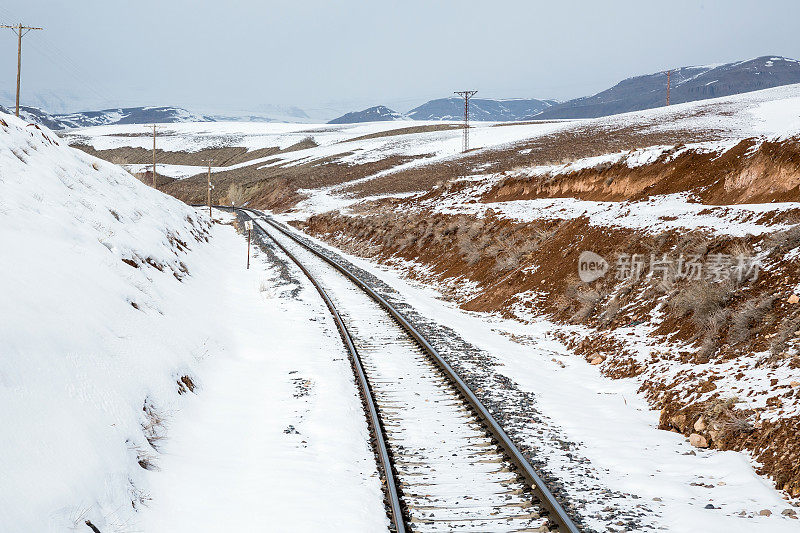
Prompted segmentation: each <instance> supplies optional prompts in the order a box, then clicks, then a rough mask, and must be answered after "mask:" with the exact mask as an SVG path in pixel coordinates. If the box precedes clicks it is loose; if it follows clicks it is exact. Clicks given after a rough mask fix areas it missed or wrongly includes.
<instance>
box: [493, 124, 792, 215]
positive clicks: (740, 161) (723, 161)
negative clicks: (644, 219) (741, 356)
mask: <svg viewBox="0 0 800 533" xmlns="http://www.w3.org/2000/svg"><path fill="white" fill-rule="evenodd" d="M798 141H800V140H798V139H790V140H785V141H781V142H763V143H757V141H756V140H755V139H746V140H743V141H741V142H740V143H739V144H738V145H736V146H735V147H733V148H732V149H730V150H727V151H725V152H723V153H722V154H720V153H717V152H710V153H702V152H697V151H693V150H689V151H684V152H683V153H680V152H679V151H680V149H681V146H676V147H675V148H674V149H672V150H671V151H669V152H666V153H664V154H663V155H661V156H660V157H659V158H658V159H657V160H656V161H654V162H652V163H649V164H646V165H642V166H638V167H634V168H630V167H629V166H628V164H627V163H626V162H624V161H623V162H618V163H614V164H611V163H605V164H601V165H599V166H596V167H592V168H588V169H583V170H579V171H574V172H567V173H562V174H557V175H540V176H531V177H509V178H506V179H505V180H503V181H502V182H500V183H499V184H498V185H497V186H496V187H494V188H493V189H492V190H491V191H489V192H488V193H487V194H486V195H485V196H484V198H483V200H484V201H486V202H495V201H506V200H527V199H533V198H559V197H573V198H579V199H582V200H597V201H624V200H633V201H635V200H642V199H646V198H647V197H649V196H653V195H662V194H673V193H680V192H692V193H694V195H695V197H696V198H698V199H699V200H700V201H701V202H703V203H705V204H716V205H722V204H742V203H768V202H785V201H798V200H800V142H798ZM676 152H678V154H677V155H675V154H676Z"/></svg>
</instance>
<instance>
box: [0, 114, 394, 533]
mask: <svg viewBox="0 0 800 533" xmlns="http://www.w3.org/2000/svg"><path fill="white" fill-rule="evenodd" d="M220 216H221V214H219V213H218V214H217V215H216V217H217V218H219V217H220ZM227 222H228V223H226V224H214V225H213V226H212V225H211V224H209V219H208V217H207V215H206V214H205V212H198V211H196V210H195V209H193V208H190V207H188V206H186V205H185V204H183V203H181V202H179V201H178V200H176V199H174V198H172V197H169V196H166V195H164V194H162V193H160V192H158V191H155V190H153V189H151V188H149V187H146V186H144V185H143V184H142V183H140V182H139V181H138V180H136V179H135V178H134V177H133V176H131V175H130V174H128V173H127V172H125V171H124V170H122V169H121V168H119V167H117V166H116V165H113V164H111V163H107V162H105V161H102V160H100V159H97V158H94V157H92V156H89V155H86V154H84V153H82V152H80V151H78V150H75V149H73V148H70V147H68V146H67V145H66V144H65V143H63V142H62V141H61V140H59V138H58V137H56V136H55V135H54V134H53V133H52V132H50V131H49V130H46V129H42V128H39V127H38V126H36V125H32V124H27V123H26V122H25V121H23V120H20V119H17V118H15V117H13V116H10V115H7V114H0V243H2V246H3V249H4V251H5V253H3V254H2V256H0V271H2V273H3V275H2V277H0V291H2V294H3V299H2V301H1V303H0V345H2V347H3V354H2V357H0V402H2V405H3V411H2V414H0V426H2V428H3V432H2V436H1V437H0V479H2V483H0V501H2V502H3V503H2V505H0V530H2V531H3V532H20V533H22V532H25V533H27V532H32V531H36V532H45V531H53V532H67V531H76V530H77V531H84V530H85V531H89V530H90V529H89V527H88V524H89V523H91V524H92V525H93V526H95V527H97V528H98V529H99V530H100V531H102V532H103V533H109V532H127V531H140V530H142V524H143V523H149V524H151V526H149V527H146V528H145V529H146V530H147V531H165V530H169V531H180V530H186V531H198V530H201V529H203V528H206V527H208V528H211V529H209V530H217V531H219V530H223V529H224V528H225V527H226V526H227V525H229V524H231V523H232V522H231V517H230V516H229V515H228V514H227V513H228V512H231V513H232V514H235V515H236V516H238V517H239V518H240V519H241V520H242V521H243V522H242V523H243V524H248V523H253V522H254V521H263V520H265V519H266V516H269V517H270V519H271V520H272V522H273V523H276V524H284V526H285V527H287V528H288V527H290V526H289V525H288V524H292V526H291V527H292V528H294V529H295V530H304V531H318V530H319V524H318V523H317V522H316V521H317V520H318V518H319V517H326V518H331V517H333V518H331V519H335V520H337V523H341V524H344V526H343V527H345V528H346V529H349V530H362V531H368V530H375V529H376V528H381V527H382V526H383V523H384V522H385V513H384V511H383V508H382V505H381V497H382V496H381V492H380V487H379V481H378V479H377V476H376V474H375V464H374V460H373V457H372V452H371V450H370V448H369V444H368V436H367V435H368V433H367V428H366V423H365V421H364V419H363V416H360V404H359V400H358V396H357V394H356V391H355V388H354V385H353V382H352V379H353V378H352V373H351V372H350V369H349V366H348V364H347V362H346V359H345V357H344V356H343V349H342V348H341V346H340V345H339V344H337V343H336V342H333V344H332V343H331V342H330V340H329V335H328V333H327V332H328V331H330V330H331V329H333V325H332V323H331V322H330V319H329V317H327V315H326V314H325V313H326V311H325V308H324V304H323V303H322V302H321V301H317V300H316V299H313V298H315V297H316V293H315V292H314V291H313V288H311V289H306V288H305V287H304V286H302V284H300V285H298V283H297V282H293V281H291V280H289V281H287V280H282V279H280V278H279V277H277V276H276V267H274V266H271V265H269V264H267V263H266V262H265V261H263V259H262V258H261V257H260V256H259V255H258V254H257V252H255V251H254V254H255V255H254V258H253V264H252V265H251V269H250V270H247V271H245V270H244V265H243V259H244V251H245V248H244V247H245V244H244V239H242V238H241V237H240V236H237V235H236V233H235V232H234V230H233V228H232V226H231V225H230V222H231V220H228V221H227ZM298 292H299V296H298V295H297V293H298ZM309 295H310V296H311V297H312V299H311V301H310V302H309V301H307V300H308V298H309ZM265 304H266V305H265ZM309 312H313V313H315V314H317V315H318V316H319V318H318V319H317V320H318V321H317V322H315V323H314V324H315V325H313V326H311V327H309V328H307V329H306V330H305V331H304V335H302V336H294V337H291V338H287V339H284V340H281V341H277V340H276V338H275V331H277V330H282V331H286V330H287V329H288V328H290V327H291V325H292V324H293V323H294V324H296V323H297V321H298V320H301V317H302V319H303V320H306V317H307V316H308V313H309ZM317 324H318V325H317ZM270 325H272V326H270ZM274 328H278V329H277V330H276V329H274ZM300 337H302V338H300ZM334 339H335V337H334ZM209 367H210V368H213V371H207V372H203V369H207V368H209ZM300 378H302V381H303V384H304V385H303V386H304V388H305V391H306V392H305V393H304V394H303V395H298V394H297V381H294V380H297V379H300ZM247 380H250V381H252V383H250V386H247V387H243V386H242V384H243V383H246V382H247ZM317 383H324V384H325V386H324V387H319V388H318V387H317V386H316V385H317ZM265 391H267V392H265ZM243 406H252V407H251V408H245V407H243ZM273 411H274V413H273ZM234 412H235V413H238V414H239V416H231V413H234ZM265 413H271V414H269V415H268V416H265ZM354 413H357V414H356V415H355V416H354ZM331 421H334V422H333V424H334V427H327V424H330V423H332V422H331ZM256 424H257V427H258V432H255V431H254V430H253V428H254V425H256ZM287 425H288V426H291V427H295V428H297V431H302V433H303V443H304V444H303V445H300V444H299V439H297V438H295V434H294V433H293V434H290V432H287V431H285V428H286V427H287ZM198 432H199V434H200V436H199V437H198V436H197V434H198ZM329 443H336V449H335V450H329V449H325V448H326V447H327V446H329ZM321 447H322V448H323V449H324V451H320V448H321ZM229 454H231V455H232V456H235V457H237V458H241V459H242V460H241V461H238V462H236V461H231V462H228V463H225V464H220V462H219V461H218V460H217V459H218V458H220V457H225V456H227V455H229ZM178 458H179V460H178ZM217 464H220V466H219V467H218V468H216V469H215V468H214V465H217ZM256 471H257V472H258V475H257V476H256V475H255V474H254V472H256ZM318 474H321V475H322V476H323V477H324V478H325V479H326V480H327V481H326V483H330V484H331V485H332V486H335V487H336V490H337V491H338V493H336V494H334V495H332V493H333V492H334V491H333V490H323V491H320V494H319V495H313V494H311V495H309V494H308V491H307V487H308V486H309V483H310V478H312V477H313V476H316V475H318ZM215 476H216V477H215ZM198 477H199V478H200V479H199V480H198ZM265 479H271V480H273V481H274V482H273V483H272V484H265V483H264V482H263V481H264V480H265ZM219 483H224V485H225V487H226V493H227V494H228V495H229V496H230V498H231V500H232V501H231V502H229V503H228V504H226V505H224V506H217V507H214V506H211V507H210V506H208V502H210V501H211V500H212V499H213V498H216V497H217V496H218V491H219V488H218V484H219ZM301 494H302V496H301ZM182 496H183V497H185V498H187V499H186V500H181V499H180V498H181V497H182ZM176 498H177V500H176ZM253 499H254V500H258V501H259V502H260V503H259V505H253V504H252V502H251V503H248V502H250V501H251V500H253ZM265 502H267V503H265ZM352 502H359V503H358V509H353V508H352ZM299 504H303V505H305V504H309V505H313V506H314V507H315V508H317V509H319V510H320V512H319V513H317V514H314V515H313V516H312V515H309V516H306V517H303V516H298V512H297V509H296V506H297V505H299ZM192 506H195V508H194V509H193V510H192ZM178 509H180V512H178ZM187 510H189V511H191V512H190V513H189V514H190V516H184V515H183V514H182V513H183V512H186V511H187ZM176 517H180V520H178V521H177V522H176V523H174V524H170V525H169V526H167V525H166V524H167V523H169V522H170V521H172V520H174V519H175V518H176ZM193 520H196V521H193ZM165 527H166V528H167V529H164V528H165Z"/></svg>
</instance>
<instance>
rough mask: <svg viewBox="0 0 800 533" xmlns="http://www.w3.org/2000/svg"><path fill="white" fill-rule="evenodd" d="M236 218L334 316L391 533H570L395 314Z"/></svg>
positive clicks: (335, 267)
mask: <svg viewBox="0 0 800 533" xmlns="http://www.w3.org/2000/svg"><path fill="white" fill-rule="evenodd" d="M237 211H238V212H239V213H241V214H243V215H245V216H247V217H250V218H252V219H253V220H254V221H255V224H254V228H255V229H256V231H259V232H262V233H263V234H264V235H265V236H266V237H267V238H269V239H270V240H272V241H273V242H274V243H275V244H276V245H277V246H278V248H280V249H281V250H282V251H283V253H285V254H286V255H287V256H288V257H289V259H291V260H292V261H293V262H294V263H295V264H297V266H298V267H299V268H300V269H301V270H302V271H303V272H304V274H305V275H306V276H307V277H308V279H309V280H310V281H311V283H312V284H313V285H314V286H315V288H316V289H317V291H318V292H319V293H320V296H321V297H322V298H323V300H324V301H325V303H326V305H327V306H328V309H329V310H330V312H331V314H332V316H333V318H334V321H335V323H336V325H337V328H338V330H339V333H340V334H341V336H342V340H343V341H344V344H345V346H346V348H347V350H348V352H349V357H350V362H351V365H352V366H353V369H354V372H355V375H356V381H357V382H358V385H359V389H360V393H361V396H362V400H363V402H364V406H365V411H366V413H367V419H368V422H369V426H370V430H371V432H372V435H373V445H374V449H375V453H376V456H377V458H378V463H379V467H380V470H381V475H382V478H383V479H382V481H383V487H384V492H385V499H386V507H387V513H388V515H389V519H390V522H391V529H392V530H393V531H396V532H398V533H400V532H405V531H419V532H443V531H465V532H467V531H472V532H486V533H488V532H495V531H497V532H500V531H502V532H507V531H559V532H577V531H578V529H577V528H576V527H575V525H574V524H573V523H572V521H571V520H570V518H569V516H568V515H567V513H566V512H565V511H564V509H563V508H562V507H561V505H560V504H559V503H558V501H557V500H556V499H555V498H554V497H553V495H552V494H551V493H550V491H549V490H548V489H547V487H546V486H545V484H544V482H543V481H542V480H541V479H540V478H539V476H538V475H537V474H536V472H535V471H534V470H533V468H532V467H531V466H530V464H529V463H528V462H527V461H526V460H525V458H524V457H523V456H522V454H521V453H520V451H519V450H518V449H517V447H516V446H515V445H514V443H513V442H512V441H511V440H510V439H509V437H508V436H507V435H506V433H505V432H504V431H503V429H502V428H501V427H500V425H499V424H498V423H497V422H496V420H495V419H494V418H493V417H492V415H491V414H490V413H489V412H488V411H487V409H486V408H485V407H484V406H483V405H482V404H481V402H480V400H478V398H477V397H476V396H475V395H474V394H473V392H472V391H471V390H470V388H469V387H468V386H467V385H466V383H464V381H463V380H461V378H460V377H459V376H458V375H457V374H456V373H455V371H454V370H453V369H452V368H451V367H450V365H448V364H447V362H446V361H444V359H442V357H441V356H440V355H439V354H438V353H437V352H436V350H435V349H434V348H433V347H432V346H431V345H430V343H428V341H427V340H425V338H424V337H423V336H422V335H421V334H420V333H419V332H418V331H417V330H416V329H415V328H414V327H413V326H412V325H411V324H410V323H409V322H408V321H407V320H406V319H405V318H404V317H403V316H402V315H401V314H400V313H399V312H398V311H397V310H396V309H394V308H393V307H392V306H391V305H390V304H389V303H388V302H387V301H386V300H384V299H383V298H382V297H381V296H380V295H379V294H377V293H376V292H375V291H373V290H372V289H371V288H370V287H369V286H367V285H366V284H365V283H363V282H362V281H361V280H360V279H359V278H358V277H357V276H355V275H354V274H352V273H351V272H349V271H348V270H347V269H346V268H344V267H343V266H342V265H340V264H339V263H337V262H336V261H334V260H332V259H330V258H329V257H327V256H326V255H323V254H321V253H319V252H318V251H317V250H315V249H314V248H312V247H310V246H308V244H307V243H306V242H305V241H304V240H303V239H300V238H298V237H297V236H296V234H295V233H294V232H292V231H291V230H288V229H287V228H286V227H284V226H283V225H282V224H279V223H277V222H276V221H274V220H272V219H271V218H269V217H267V216H265V215H264V214H263V213H262V212H259V211H256V210H251V209H239V210H237Z"/></svg>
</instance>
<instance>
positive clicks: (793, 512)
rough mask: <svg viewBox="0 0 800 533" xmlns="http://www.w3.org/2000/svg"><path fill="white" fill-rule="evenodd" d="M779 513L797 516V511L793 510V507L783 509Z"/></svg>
mask: <svg viewBox="0 0 800 533" xmlns="http://www.w3.org/2000/svg"><path fill="white" fill-rule="evenodd" d="M781 514H782V515H783V516H791V517H793V518H796V517H797V511H795V510H794V509H784V510H783V511H781Z"/></svg>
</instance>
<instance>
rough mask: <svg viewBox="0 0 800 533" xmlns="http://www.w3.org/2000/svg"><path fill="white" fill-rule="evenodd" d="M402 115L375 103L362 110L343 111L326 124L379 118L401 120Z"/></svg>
mask: <svg viewBox="0 0 800 533" xmlns="http://www.w3.org/2000/svg"><path fill="white" fill-rule="evenodd" d="M402 118H404V117H403V115H401V114H400V113H398V112H397V111H393V110H391V109H389V108H388V107H386V106H383V105H376V106H375V107H369V108H367V109H364V110H363V111H353V112H351V113H345V114H344V115H342V116H341V117H339V118H335V119H333V120H330V121H328V124H352V123H355V122H377V121H381V120H401V119H402Z"/></svg>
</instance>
